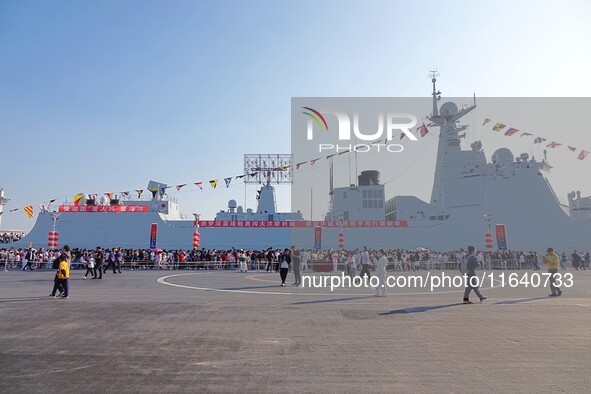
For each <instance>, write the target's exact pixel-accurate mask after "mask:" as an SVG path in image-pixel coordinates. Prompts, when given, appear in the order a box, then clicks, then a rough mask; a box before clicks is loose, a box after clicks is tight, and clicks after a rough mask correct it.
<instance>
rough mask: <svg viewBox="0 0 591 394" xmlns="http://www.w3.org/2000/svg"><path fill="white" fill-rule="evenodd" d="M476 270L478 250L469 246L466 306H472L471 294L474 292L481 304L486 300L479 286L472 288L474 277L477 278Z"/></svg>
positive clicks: (465, 294) (465, 293)
mask: <svg viewBox="0 0 591 394" xmlns="http://www.w3.org/2000/svg"><path fill="white" fill-rule="evenodd" d="M476 268H478V260H476V248H475V247H474V246H468V261H467V262H466V271H467V276H468V283H467V286H466V290H464V304H472V303H473V302H472V301H470V292H471V291H472V290H474V294H476V295H477V296H478V298H480V302H482V301H484V300H486V297H484V296H483V295H482V294H480V291H479V290H478V286H472V283H471V282H472V280H471V279H472V277H474V276H476Z"/></svg>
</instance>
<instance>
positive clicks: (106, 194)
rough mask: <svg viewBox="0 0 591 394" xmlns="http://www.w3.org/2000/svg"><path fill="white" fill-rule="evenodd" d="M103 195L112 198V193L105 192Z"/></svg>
mask: <svg viewBox="0 0 591 394" xmlns="http://www.w3.org/2000/svg"><path fill="white" fill-rule="evenodd" d="M105 196H107V197H109V200H112V199H113V193H105Z"/></svg>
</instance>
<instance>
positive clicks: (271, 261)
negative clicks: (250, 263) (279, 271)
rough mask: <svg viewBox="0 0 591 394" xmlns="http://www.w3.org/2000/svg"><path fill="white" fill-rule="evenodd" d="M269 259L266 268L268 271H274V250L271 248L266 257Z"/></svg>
mask: <svg viewBox="0 0 591 394" xmlns="http://www.w3.org/2000/svg"><path fill="white" fill-rule="evenodd" d="M265 257H266V258H267V267H266V271H267V272H269V271H272V270H273V257H274V256H273V249H271V248H269V249H267V254H266V256H265Z"/></svg>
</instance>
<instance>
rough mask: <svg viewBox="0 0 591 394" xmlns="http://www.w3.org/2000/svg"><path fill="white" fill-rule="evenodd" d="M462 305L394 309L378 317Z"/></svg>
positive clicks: (459, 303) (458, 303)
mask: <svg viewBox="0 0 591 394" xmlns="http://www.w3.org/2000/svg"><path fill="white" fill-rule="evenodd" d="M458 305H464V304H463V303H461V302H457V303H455V304H447V305H433V306H415V307H411V308H404V309H395V310H393V311H390V312H384V313H379V315H380V316H387V315H397V314H402V313H420V312H429V311H432V310H435V309H444V308H451V307H452V306H458Z"/></svg>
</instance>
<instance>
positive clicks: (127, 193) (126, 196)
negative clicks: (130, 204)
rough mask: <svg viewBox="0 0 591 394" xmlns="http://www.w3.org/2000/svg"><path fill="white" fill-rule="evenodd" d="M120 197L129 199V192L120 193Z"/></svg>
mask: <svg viewBox="0 0 591 394" xmlns="http://www.w3.org/2000/svg"><path fill="white" fill-rule="evenodd" d="M121 195H122V196H123V197H125V198H129V192H121Z"/></svg>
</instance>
